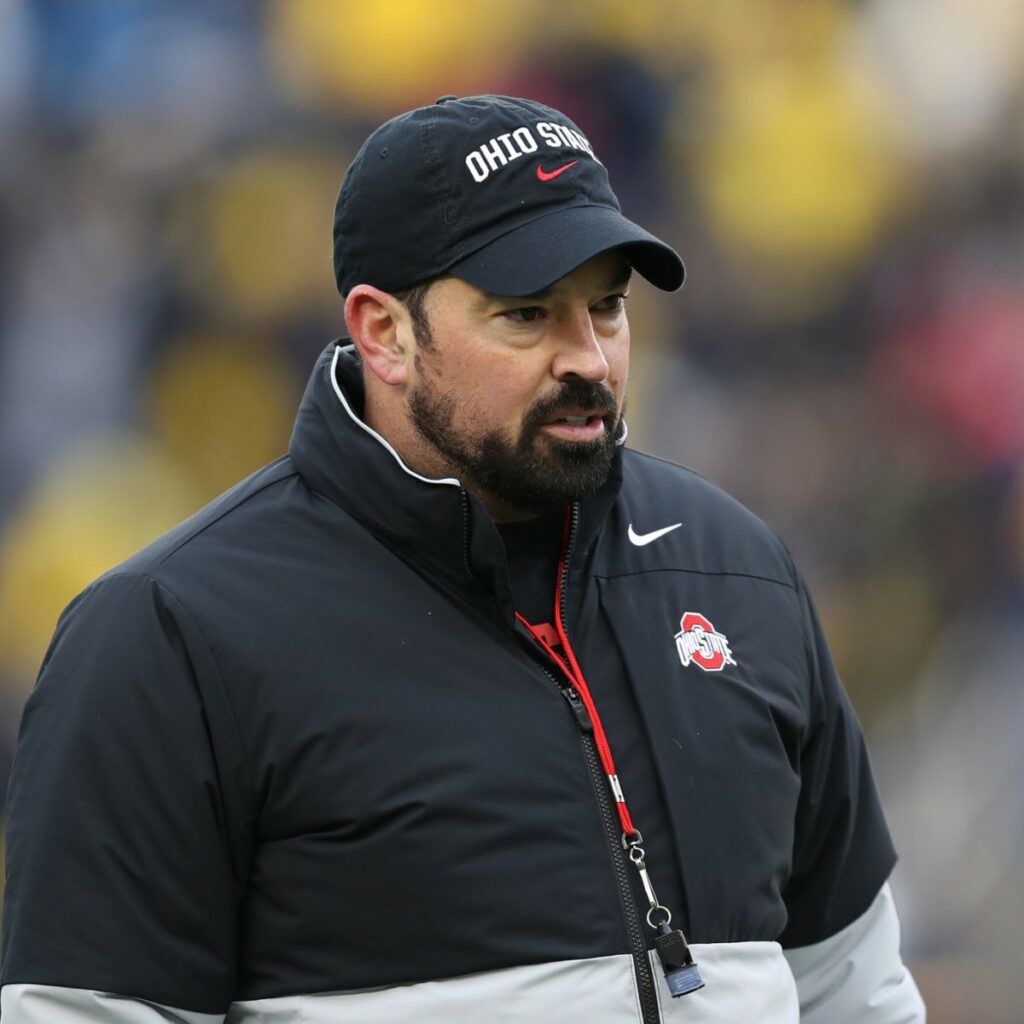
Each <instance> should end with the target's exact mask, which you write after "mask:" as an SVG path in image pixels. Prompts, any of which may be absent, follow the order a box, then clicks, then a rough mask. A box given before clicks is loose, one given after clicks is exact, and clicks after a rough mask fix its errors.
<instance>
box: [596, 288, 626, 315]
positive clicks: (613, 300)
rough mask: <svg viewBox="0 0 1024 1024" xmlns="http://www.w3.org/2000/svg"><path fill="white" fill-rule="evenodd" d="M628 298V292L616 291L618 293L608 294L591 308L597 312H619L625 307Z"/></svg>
mask: <svg viewBox="0 0 1024 1024" xmlns="http://www.w3.org/2000/svg"><path fill="white" fill-rule="evenodd" d="M627 298H628V293H627V292H616V294H614V295H607V296H605V298H603V299H601V301H600V302H596V303H595V304H594V305H593V306H592V307H591V309H592V310H593V311H594V312H595V313H618V312H619V311H620V310H622V309H624V308H625V305H626V299H627Z"/></svg>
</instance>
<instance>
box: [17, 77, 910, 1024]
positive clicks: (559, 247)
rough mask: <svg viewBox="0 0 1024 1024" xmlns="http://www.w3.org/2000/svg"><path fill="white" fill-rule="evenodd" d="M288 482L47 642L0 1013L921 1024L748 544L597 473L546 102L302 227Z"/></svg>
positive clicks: (768, 589)
mask: <svg viewBox="0 0 1024 1024" xmlns="http://www.w3.org/2000/svg"><path fill="white" fill-rule="evenodd" d="M335 268H336V274H337V280H338V286H339V289H340V291H341V293H342V295H343V296H345V316H346V321H347V324H348V329H349V333H350V335H351V341H352V344H337V345H331V346H330V347H329V348H328V350H327V351H326V352H325V353H324V355H323V357H322V358H321V360H320V362H319V363H318V365H317V367H316V369H315V371H314V373H313V376H312V379H311V381H310V384H309V388H308V390H307V392H306V395H305V398H304V399H303V403H302V406H301V408H300V410H299V415H298V419H297V422H296V427H295V432H294V435H293V438H292V442H291V446H290V451H289V455H288V456H287V457H285V458H282V459H280V460H279V461H278V462H276V463H274V464H272V465H271V466H269V467H267V468H265V469H263V470H261V471H260V472H258V473H257V474H255V475H254V476H253V477H251V478H250V479H249V480H247V481H245V482H243V483H242V484H240V485H239V486H238V487H236V488H235V489H234V490H232V491H230V492H229V493H228V494H226V495H224V496H223V497H221V498H220V499H218V500H217V501H216V502H214V503H213V504H212V505H211V506H210V507H209V508H207V509H205V510H203V511H201V512H200V513H198V514H197V515H196V516H195V517H193V518H192V519H191V520H189V521H187V522H186V523H184V524H182V525H181V526H180V527H178V528H177V529H176V530H174V531H172V532H171V533H170V534H168V535H167V536H165V537H163V538H161V539H160V540H158V541H156V542H155V543H154V544H153V545H151V546H150V547H148V548H146V549H145V550H143V551H142V552H140V553H138V554H137V555H135V556H134V557H133V558H131V559H129V560H128V561H127V562H125V563H124V564H123V565H121V566H120V567H118V568H117V569H115V570H113V571H112V572H111V573H109V574H107V575H106V576H104V577H103V578H101V579H100V580H99V581H97V582H96V583H95V584H93V585H92V586H91V587H90V588H89V589H88V590H86V591H85V593H84V594H82V595H81V596H79V597H78V598H77V599H76V600H75V601H74V602H73V603H72V605H71V606H70V608H69V609H68V611H67V612H66V613H65V615H64V616H63V617H62V619H61V622H60V624H59V625H58V629H57V633H56V635H55V638H54V641H53V644H52V645H51V648H50V651H49V653H48V655H47V658H46V661H45V663H44V666H43V670H42V673H41V676H40V679H39V682H38V685H37V687H36V690H35V691H34V693H33V696H32V698H31V699H30V701H29V703H28V706H27V709H26V713H25V718H24V723H23V728H22V734H21V737H20V741H19V749H18V752H17V757H16V764H15V768H14V775H13V782H12V788H11V799H10V817H9V876H8V877H9V881H8V888H7V904H6V908H5V930H6V942H5V948H4V964H3V990H2V1008H3V1015H4V1017H3V1019H4V1021H5V1024H25V1022H32V1024H36V1022H41V1021H44V1020H45V1021H54V1022H69V1024H70V1022H75V1024H80V1022H94V1021H97V1022H98V1021H109V1022H120V1024H129V1022H130V1024H138V1022H150V1021H179V1022H181V1021H184V1022H188V1024H199V1022H203V1024H208V1022H214V1021H217V1022H219V1021H223V1020H227V1021H231V1022H243V1021H245V1022H249V1021H260V1022H264V1021H265V1022H278V1021H280V1022H284V1021H298V1020H300V1019H301V1020H302V1021H304V1022H321V1024H327V1022H332V1024H333V1022H339V1024H340V1022H349V1021H352V1022H355V1021H358V1022H360V1024H373V1022H379V1024H384V1022H395V1021H406V1020H408V1021H417V1022H438V1024H440V1022H454V1021H488V1022H494V1021H509V1022H511V1021H531V1022H554V1021H556V1020H557V1021H560V1022H561V1021H580V1022H583V1021H586V1022H588V1024H589V1022H594V1024H620V1022H622V1024H625V1022H635V1021H638V1020H639V1021H642V1022H644V1024H653V1022H656V1021H680V1022H681V1021H688V1022H690V1021H692V1022H698V1024H707V1022H726V1021H728V1022H744V1024H751V1022H759V1024H782V1022H794V1024H795V1022H796V1021H797V1020H803V1021H813V1022H825V1021H827V1022H829V1024H841V1022H844V1021H858V1022H859V1021H868V1020H870V1021H872V1022H890V1024H896V1022H914V1021H920V1020H923V1019H924V1016H923V1009H922V1007H921V1004H920V1000H919V997H918V996H917V993H916V990H915V988H914V985H913V981H912V980H911V979H910V977H909V975H908V974H907V973H906V971H905V969H904V968H903V967H902V964H901V962H900V958H899V951H898V924H897V920H896V917H895V912H894V910H893V906H892V900H891V896H890V894H889V891H888V887H887V884H886V879H887V877H888V875H889V873H890V871H891V869H892V866H893V862H894V854H893V850H892V846H891V843H890V840H889V837H888V834H887V831H886V828H885V824H884V821H883V818H882V814H881V810H880V808H879V803H878V799H877V796H876V794H875V789H874V785H873V783H872V780H871V775H870V771H869V768H868V764H867V758H866V754H865V751H864V745H863V740H862V738H861V735H860V731H859V729H858V727H857V724H856V721H855V719H854V716H853V714H852V712H851V710H850V708H849V706H848V704H847V702H846V699H845V697H844V696H843V693H842V690H841V687H840V685H839V682H838V680H837V678H836V676H835V672H834V669H833V668H832V664H831V661H830V660H829V656H828V652H827V650H826V647H825V643H824V640H823V639H822V637H821V633H820V630H819V628H818V625H817V622H816V620H815V617H814V613H813V611H812V609H811V605H810V602H809V600H808V598H807V595H806V592H805V590H804V586H803V583H802V582H801V580H800V578H799V576H798V575H797V573H796V571H795V570H794V569H793V567H792V565H791V563H790V560H789V557H788V554H787V553H786V550H785V549H784V547H783V546H782V545H781V544H780V543H779V542H778V541H777V540H776V539H775V538H774V537H773V536H772V535H771V533H770V532H769V531H768V530H767V529H766V528H765V527H764V526H763V525H762V524H761V523H760V522H759V521H758V520H756V519H755V518H754V517H753V516H752V515H751V514H750V513H748V512H747V511H746V510H744V509H743V508H741V507H740V506H738V505H737V504H736V503H735V502H733V501H732V500H731V499H729V498H728V497H726V496H725V495H723V494H722V493H721V492H719V491H718V490H716V489H715V488H714V487H713V486H711V485H710V484H708V483H707V482H705V481H704V480H703V479H701V478H699V477H697V476H695V475H694V474H692V473H690V472H688V471H686V470H683V469H680V468H678V467H676V466H672V465H670V464H667V463H664V462H661V461H658V460H655V459H652V458H649V457H647V456H644V455H641V454H639V453H636V452H632V451H629V450H626V449H624V447H623V441H624V440H625V436H626V427H625V422H624V420H623V415H622V410H623V402H624V397H625V391H626V379H627V371H628V360H629V328H628V324H627V320H626V315H625V311H624V301H625V295H626V293H627V291H628V289H629V287H630V275H631V273H632V271H636V272H638V273H639V274H640V275H642V276H643V277H645V278H647V279H648V280H649V281H651V282H653V283H654V284H655V285H657V286H659V287H661V288H664V289H675V288H677V287H679V285H681V284H682V280H683V267H682V263H681V262H680V260H679V257H678V256H677V255H676V254H675V252H674V251H673V250H672V249H670V248H669V247H668V246H667V245H665V244H664V243H663V242H660V241H659V240H658V239H656V238H654V237H653V236H652V235H650V234H648V233H647V232H646V231H643V230H642V229H641V228H639V227H637V226H636V225H634V224H632V223H631V222H630V221H628V220H626V219H625V218H624V217H623V216H622V215H621V213H620V212H619V209H618V203H617V202H616V200H615V197H614V195H613V193H612V191H611V189H610V186H609V184H608V180H607V176H606V173H605V170H604V168H603V166H602V165H601V163H600V162H599V161H598V160H597V158H596V157H595V156H594V154H593V152H592V150H591V147H590V144H589V143H588V142H587V140H586V138H585V137H584V136H583V135H582V133H581V132H580V131H579V129H578V128H577V127H576V126H575V125H573V124H572V123H571V122H570V121H569V120H568V119H567V118H565V116H564V115H562V114H560V113H558V112H557V111H554V110H551V109H550V108H547V107H544V106H541V105H540V104H537V103H533V102H528V101H525V100H516V99H510V98H505V97H493V96H485V97H472V98H467V99H462V100H457V99H456V98H455V97H443V98H442V99H440V100H438V102H437V104H435V105H433V106H431V107H426V108H423V109H420V110H415V111H412V112H411V113H408V114H405V115H402V116H401V117H399V118H396V119H395V120H393V121H390V122H388V123H387V124H386V125H384V126H383V127H382V128H380V129H378V131H377V132H375V133H374V134H373V135H372V136H371V137H370V138H369V139H368V140H367V142H366V144H365V145H364V146H363V148H362V150H361V151H360V153H359V155H358V156H357V157H356V160H355V161H354V163H353V165H352V167H351V168H350V169H349V172H348V174H347V176H346V179H345V183H344V185H343V187H342V190H341V194H340V197H339V201H338V207H337V212H336V218H335Z"/></svg>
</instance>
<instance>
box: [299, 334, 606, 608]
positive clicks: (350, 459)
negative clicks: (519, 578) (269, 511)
mask: <svg viewBox="0 0 1024 1024" xmlns="http://www.w3.org/2000/svg"><path fill="white" fill-rule="evenodd" d="M363 404H364V395H363V380H362V371H361V368H360V366H359V363H358V360H357V358H356V355H355V349H354V347H353V346H352V345H347V346H346V345H343V343H340V342H332V343H331V344H330V345H329V346H328V347H327V349H326V350H325V351H324V352H323V354H322V355H321V356H320V358H319V359H318V360H317V363H316V366H315V367H314V369H313V373H312V375H311V377H310V379H309V384H308V385H307V387H306V392H305V395H304V396H303V399H302V403H301V405H300V406H299V412H298V416H297V418H296V421H295V429H294V431H293V433H292V438H291V443H290V445H289V454H290V455H291V458H292V461H293V462H294V463H295V465H296V467H297V468H298V470H299V472H300V474H301V475H302V476H303V478H304V479H305V480H306V481H307V483H308V484H309V485H310V487H311V488H312V489H313V490H314V491H317V492H318V493H320V494H322V495H323V496H324V497H326V498H328V499H330V500H331V501H332V502H334V503H335V504H337V505H340V506H341V507H342V508H343V509H345V510H346V511H347V512H348V513H349V514H350V515H352V516H353V517H354V518H355V519H357V520H358V521H359V522H360V523H362V524H363V525H364V526H365V527H366V528H367V529H368V530H370V531H371V532H372V533H373V534H374V535H375V536H377V537H378V538H379V539H380V540H381V541H383V543H384V544H386V545H387V546H388V547H390V548H392V549H393V550H395V551H396V552H398V553H399V554H401V556H402V557H403V558H404V559H405V560H407V561H409V562H411V563H413V564H414V565H416V566H418V567H420V568H421V569H425V570H426V571H427V572H428V574H429V575H430V576H431V577H432V578H435V577H437V576H441V577H443V579H444V580H445V581H446V582H447V584H448V585H449V586H454V587H456V588H458V589H461V590H471V591H474V592H475V593H476V596H477V598H478V599H479V597H480V596H481V592H483V593H486V594H487V595H488V596H489V597H490V599H491V600H493V601H496V602H497V603H498V605H499V607H500V608H501V610H502V614H503V616H504V617H506V618H507V619H509V621H510V622H511V621H513V618H514V608H513V606H512V599H511V588H510V586H509V581H508V569H507V565H506V561H505V548H504V545H503V544H502V541H501V537H500V535H499V533H498V530H497V527H495V525H494V522H493V520H492V519H491V517H490V516H489V515H488V514H487V511H486V510H485V509H484V507H483V505H482V504H481V503H480V502H479V501H478V500H477V499H476V498H475V497H474V496H473V495H472V494H470V493H469V492H468V491H466V490H465V488H463V487H462V485H461V483H460V482H459V481H458V480H457V479H455V478H452V477H449V478H443V479H439V480H432V479H428V478H427V477H424V476H421V475H420V474H418V473H415V472H414V471H413V470H411V469H410V468H409V467H408V466H406V465H405V463H404V462H403V461H402V459H401V457H400V456H399V455H398V453H397V452H396V451H395V450H394V448H392V447H391V445H390V444H389V443H388V442H387V441H386V440H385V439H384V438H383V437H381V435H379V434H377V433H376V432H375V431H373V430H371V429H370V427H368V426H367V425H366V424H365V423H364V422H363V420H362V413H363ZM620 483H621V449H620V451H619V453H618V455H617V456H616V459H615V464H614V467H613V471H612V474H611V476H610V477H609V480H608V483H607V484H606V485H605V487H604V488H603V489H602V491H601V492H600V493H599V494H598V495H597V496H596V497H594V498H593V499H590V500H588V501H586V502H583V503H581V510H580V515H579V517H578V525H577V535H576V542H575V548H576V550H578V551H581V550H587V549H589V548H590V547H591V544H592V542H593V540H594V539H596V536H597V533H598V532H599V530H600V527H601V525H602V523H603V520H604V518H605V516H606V515H607V512H608V510H609V509H610V507H611V505H612V504H613V503H614V501H615V497H616V495H617V493H618V489H619V485H620Z"/></svg>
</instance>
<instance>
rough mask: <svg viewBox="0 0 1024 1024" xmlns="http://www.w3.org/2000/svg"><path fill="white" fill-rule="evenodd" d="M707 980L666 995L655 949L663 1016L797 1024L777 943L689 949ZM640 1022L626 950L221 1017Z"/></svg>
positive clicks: (243, 1009) (423, 1022) (440, 1023)
mask: <svg viewBox="0 0 1024 1024" xmlns="http://www.w3.org/2000/svg"><path fill="white" fill-rule="evenodd" d="M691 948H692V950H693V953H694V957H695V959H696V960H697V961H698V963H699V964H700V969H701V974H702V976H703V977H704V980H705V983H706V987H705V988H704V989H702V990H701V991H699V992H693V993H691V994H690V995H687V996H682V997H680V998H679V999H673V998H672V996H671V995H670V994H669V991H668V987H667V985H666V984H665V979H664V977H663V975H662V972H661V967H660V965H659V964H658V962H657V957H654V956H653V954H652V958H653V962H652V968H653V971H654V978H655V983H656V985H657V989H658V1001H659V1005H660V1008H661V1016H662V1020H663V1021H665V1022H666V1024H799V1018H800V1014H799V1009H798V1007H797V996H796V986H795V984H794V982H793V975H792V973H791V972H790V970H789V966H788V964H787V963H786V960H785V957H784V956H783V955H782V950H781V948H780V946H779V945H778V943H775V942H735V943H720V944H717V943H716V944H711V945H700V944H696V945H694V946H692V947H691ZM399 1021H409V1022H410V1024H412V1022H415V1024H485V1022H486V1024H524V1022H525V1024H640V1021H641V1017H640V1006H639V999H638V996H637V991H636V984H635V981H634V977H633V958H632V957H631V956H629V955H621V956H607V957H598V958H595V959H590V960H563V961H559V962H557V963H546V964H532V965H530V966H527V967H511V968H507V969H505V970H501V971H488V972H486V973H483V974H473V975H468V976H465V977H461V978H449V979H446V980H444V981H428V982H421V983H419V984H415V985H400V986H396V987H393V988H386V989H374V990H371V991H365V992H341V993H334V994H324V995H313V996H288V997H283V998H279V999H257V1000H253V1001H251V1002H244V1003H236V1004H235V1005H234V1006H233V1007H232V1008H231V1010H230V1012H229V1013H228V1015H227V1022H228V1024H397V1022H399Z"/></svg>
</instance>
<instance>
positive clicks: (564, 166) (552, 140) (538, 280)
mask: <svg viewBox="0 0 1024 1024" xmlns="http://www.w3.org/2000/svg"><path fill="white" fill-rule="evenodd" d="M613 248H621V249H622V250H623V254H624V256H625V258H626V259H627V260H628V262H629V263H630V264H631V265H632V266H633V267H634V268H635V269H636V270H637V271H638V272H639V273H640V274H642V275H643V276H644V277H645V278H647V280H648V281H650V282H651V283H652V284H654V285H656V286H657V287H658V288H662V289H664V290H665V291H674V290H675V289H676V288H679V287H680V286H681V285H682V283H683V278H684V276H685V271H684V268H683V262H682V260H681V259H680V258H679V256H678V254H677V253H676V252H675V250H674V249H672V248H671V246H668V245H666V244H665V243H664V242H662V241H661V240H660V239H658V238H655V236H654V235H652V234H650V233H649V232H647V231H645V230H644V229H643V228H641V227H640V226H639V225H637V224H634V223H633V222H632V221H631V220H627V219H626V218H625V217H624V216H623V215H622V213H621V211H620V208H619V201H618V199H616V198H615V193H614V192H613V191H612V188H611V185H610V184H609V182H608V172H607V171H606V170H605V168H604V165H603V164H602V163H601V162H600V160H598V158H597V157H596V156H595V155H594V151H593V149H592V147H591V145H590V143H589V141H588V140H587V138H586V137H585V136H584V135H583V133H582V132H581V131H580V130H579V128H577V127H576V125H575V124H573V122H572V121H570V120H569V118H567V117H566V116H565V115H564V114H561V113H559V112H558V111H557V110H554V109H552V108H551V107H547V106H544V104H542V103H537V102H535V101H534V100H524V99H515V98H513V97H511V96H467V97H464V98H462V99H459V98H457V97H455V96H442V97H441V98H440V99H439V100H438V101H437V102H436V103H434V104H432V105H431V106H429V107H420V108H418V109H417V110H411V111H409V112H408V113H405V114H400V115H399V116H398V117H395V118H392V119H391V120H390V121H388V122H386V123H385V124H383V125H381V127H380V128H378V129H377V130H376V131H375V132H374V133H373V134H372V135H371V136H370V137H369V138H368V139H367V140H366V142H364V143H363V146H362V148H361V149H360V150H359V152H358V153H357V154H356V158H355V160H353V161H352V165H351V166H350V167H349V169H348V172H347V173H346V175H345V180H344V182H343V183H342V186H341V192H340V194H339V195H338V202H337V206H336V207H335V212H334V274H335V279H336V281H337V285H338V290H339V291H340V292H341V294H342V296H345V295H347V294H348V292H349V291H350V289H351V288H352V287H354V286H355V285H357V284H360V283H366V284H372V285H374V286H375V287H377V288H381V289H383V290H384V291H389V292H395V291H400V290H402V289H404V288H409V287H412V286H413V285H415V284H419V283H420V282H422V281H426V280H428V279H430V278H433V277H437V276H439V275H441V274H452V275H454V276H455V277H459V278H461V279H462V280H464V281H468V282H469V283H470V284H472V285H475V286H476V287H477V288H480V289H482V290H483V291H487V292H491V293H493V294H496V295H512V296H520V295H531V294H533V293H534V292H538V291H542V290H543V289H544V288H547V287H548V286H549V285H551V284H553V283H554V282H555V281H557V280H558V279H559V278H561V277H564V276H565V275H566V274H568V273H570V272H571V271H573V270H575V269H576V267H578V266H580V265H581V264H582V263H585V262H586V261H587V260H588V259H590V258H591V257H592V256H596V255H597V254H598V253H601V252H605V251H606V250H608V249H613Z"/></svg>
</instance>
